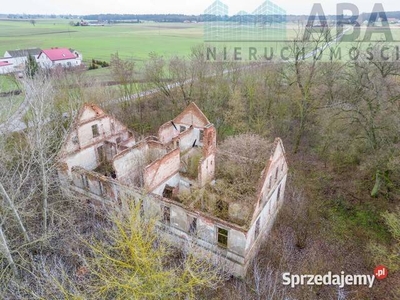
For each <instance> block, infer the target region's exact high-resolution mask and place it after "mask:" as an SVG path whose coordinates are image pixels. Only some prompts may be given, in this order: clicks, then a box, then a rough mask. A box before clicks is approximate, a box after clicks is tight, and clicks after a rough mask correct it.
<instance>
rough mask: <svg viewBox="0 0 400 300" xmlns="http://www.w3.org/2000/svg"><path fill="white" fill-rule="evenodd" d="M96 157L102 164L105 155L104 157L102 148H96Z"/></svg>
mask: <svg viewBox="0 0 400 300" xmlns="http://www.w3.org/2000/svg"><path fill="white" fill-rule="evenodd" d="M97 156H98V159H99V162H100V163H102V162H104V160H105V155H104V147H103V146H100V147H98V148H97Z"/></svg>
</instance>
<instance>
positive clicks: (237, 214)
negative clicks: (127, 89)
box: [58, 103, 287, 276]
mask: <svg viewBox="0 0 400 300" xmlns="http://www.w3.org/2000/svg"><path fill="white" fill-rule="evenodd" d="M216 139H217V136H216V129H215V127H214V125H213V124H211V123H210V122H209V120H208V119H207V117H206V116H205V115H204V114H203V113H202V111H201V110H200V109H199V108H198V107H197V106H196V105H195V104H194V103H192V104H190V105H189V106H188V107H187V108H186V109H185V110H184V111H183V112H182V113H181V114H180V115H179V116H177V117H176V118H175V119H173V120H171V121H169V122H167V123H165V124H164V125H162V126H161V127H160V128H159V131H158V136H157V137H147V138H145V139H141V140H138V138H137V136H135V134H134V133H133V132H131V131H130V130H128V128H127V127H126V126H124V125H123V124H121V123H120V122H119V121H118V120H116V119H115V118H113V117H112V116H110V115H108V114H106V113H105V112H104V111H103V110H102V109H100V108H99V107H97V106H95V105H85V106H84V107H83V108H82V109H81V111H80V112H79V114H78V116H77V118H76V120H75V122H74V124H73V127H72V130H71V132H70V133H69V135H68V138H67V140H66V142H65V144H64V146H63V147H62V149H61V151H60V153H59V166H58V173H59V177H60V180H61V183H62V186H63V187H66V188H67V189H68V191H71V192H73V193H75V194H78V195H79V196H80V198H82V199H86V200H87V202H91V203H97V205H99V204H102V205H110V206H111V207H112V206H115V205H121V203H122V201H125V200H124V199H128V201H135V202H136V203H137V204H139V205H140V211H141V215H143V216H144V217H156V218H158V220H159V222H158V225H159V227H160V228H162V229H163V231H162V232H165V236H166V237H167V238H168V239H169V240H171V241H172V242H173V243H174V244H175V245H176V246H178V247H179V246H184V244H185V243H186V242H188V241H189V242H193V244H194V245H196V247H197V250H198V253H199V254H201V255H202V256H205V257H210V258H218V259H219V261H220V263H223V264H225V265H226V266H228V268H229V270H230V272H232V274H235V275H237V276H244V274H245V273H246V269H247V267H248V264H249V262H250V261H251V259H252V258H253V257H254V255H255V254H256V252H257V247H258V246H259V244H260V242H261V240H262V239H263V238H264V237H265V236H266V234H267V233H268V231H269V229H270V228H271V226H272V224H273V222H274V219H275V216H276V214H277V212H278V210H279V208H280V206H281V205H282V202H283V195H284V190H285V184H286V177H287V163H286V159H285V151H284V148H283V145H282V141H281V140H280V139H279V138H278V139H276V140H275V142H274V143H271V144H270V146H269V147H268V149H265V151H268V157H270V158H269V160H267V161H265V168H264V169H263V171H262V172H261V174H259V175H260V176H259V177H258V180H259V182H256V181H255V182H254V187H256V188H255V190H256V193H255V194H254V195H252V197H250V198H249V197H248V196H247V197H243V199H240V198H239V199H234V200H229V199H228V200H227V198H226V197H219V194H218V192H216V189H215V188H214V186H215V185H216V183H218V178H215V174H216V164H218V151H217V143H216ZM224 155H226V154H224ZM232 159H233V162H234V160H235V157H234V156H233V157H232ZM263 165H264V164H263Z"/></svg>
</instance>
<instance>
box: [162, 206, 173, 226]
mask: <svg viewBox="0 0 400 300" xmlns="http://www.w3.org/2000/svg"><path fill="white" fill-rule="evenodd" d="M163 222H164V223H165V224H167V225H169V224H170V223H171V208H170V207H168V206H164V207H163Z"/></svg>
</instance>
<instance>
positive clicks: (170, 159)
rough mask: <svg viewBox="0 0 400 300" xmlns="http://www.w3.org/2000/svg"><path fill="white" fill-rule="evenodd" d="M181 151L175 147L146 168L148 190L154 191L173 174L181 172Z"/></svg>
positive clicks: (145, 180) (145, 178)
mask: <svg viewBox="0 0 400 300" xmlns="http://www.w3.org/2000/svg"><path fill="white" fill-rule="evenodd" d="M180 164H181V159H180V151H179V149H175V150H173V151H171V152H169V153H168V154H167V155H165V156H164V157H163V158H161V159H158V160H156V161H155V162H153V163H152V164H151V165H149V166H147V167H146V168H145V170H144V182H145V186H146V189H147V190H148V191H153V190H154V189H156V188H157V187H158V186H159V185H161V184H162V183H164V182H165V181H166V180H168V179H169V178H170V177H172V176H173V175H175V174H177V173H178V172H179V168H180Z"/></svg>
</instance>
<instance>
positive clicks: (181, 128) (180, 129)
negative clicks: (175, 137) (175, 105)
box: [179, 125, 186, 133]
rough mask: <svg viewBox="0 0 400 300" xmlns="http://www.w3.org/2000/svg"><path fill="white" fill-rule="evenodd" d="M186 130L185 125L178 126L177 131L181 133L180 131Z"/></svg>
mask: <svg viewBox="0 0 400 300" xmlns="http://www.w3.org/2000/svg"><path fill="white" fill-rule="evenodd" d="M185 130H186V127H185V126H182V125H181V126H179V131H180V132H181V133H182V132H184V131H185Z"/></svg>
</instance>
